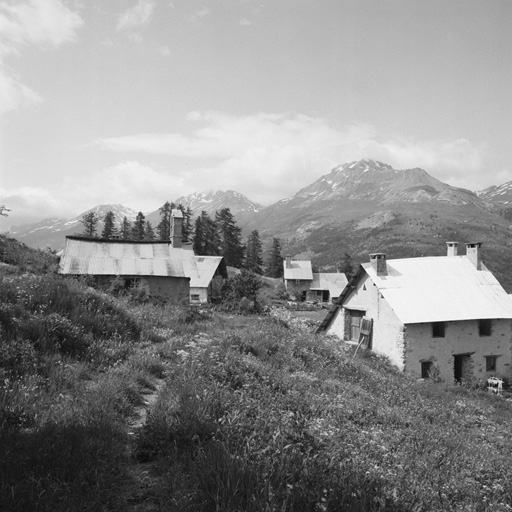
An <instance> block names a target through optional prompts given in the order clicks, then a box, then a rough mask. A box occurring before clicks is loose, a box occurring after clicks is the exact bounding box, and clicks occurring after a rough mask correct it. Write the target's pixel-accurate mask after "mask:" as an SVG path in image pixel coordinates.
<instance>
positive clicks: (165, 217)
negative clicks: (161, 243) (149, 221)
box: [156, 201, 176, 240]
mask: <svg viewBox="0 0 512 512" xmlns="http://www.w3.org/2000/svg"><path fill="white" fill-rule="evenodd" d="M173 208H176V205H175V204H174V203H169V201H166V202H165V204H164V205H163V206H162V207H161V208H160V210H159V211H160V222H159V223H158V226H157V227H156V232H157V234H158V239H159V240H170V239H171V215H172V210H173Z"/></svg>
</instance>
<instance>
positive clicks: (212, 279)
mask: <svg viewBox="0 0 512 512" xmlns="http://www.w3.org/2000/svg"><path fill="white" fill-rule="evenodd" d="M196 265H197V277H193V278H191V280H190V303H191V304H205V303H209V302H216V301H218V300H220V298H221V295H222V286H223V284H224V281H225V280H226V279H227V278H228V272H227V267H226V262H225V260H224V257H223V256H196Z"/></svg>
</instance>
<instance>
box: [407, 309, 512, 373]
mask: <svg viewBox="0 0 512 512" xmlns="http://www.w3.org/2000/svg"><path fill="white" fill-rule="evenodd" d="M511 333H512V325H511V321H510V320H502V319H497V320H492V324H491V335H490V336H480V334H479V322H478V320H466V321H460V322H446V323H445V336H444V338H434V337H433V336H432V324H431V323H423V324H410V325H407V326H406V342H407V351H406V360H405V370H406V371H407V372H408V373H412V374H415V375H417V376H418V377H419V376H421V362H422V361H432V363H433V365H434V367H436V368H437V369H438V370H439V375H440V377H441V378H442V379H443V380H444V381H446V382H450V383H451V382H453V380H454V376H455V374H454V362H455V358H454V356H455V355H464V354H467V355H470V357H467V358H464V360H465V365H466V366H465V368H464V369H463V372H464V378H467V377H469V378H472V379H473V380H475V381H479V380H481V381H482V382H485V381H486V380H487V379H488V378H489V377H492V376H497V377H502V378H507V379H508V380H509V381H510V378H511V366H510V362H511V345H512V339H511ZM485 356H497V357H496V371H486V357H485Z"/></svg>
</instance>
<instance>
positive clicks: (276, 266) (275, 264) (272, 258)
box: [266, 238, 283, 277]
mask: <svg viewBox="0 0 512 512" xmlns="http://www.w3.org/2000/svg"><path fill="white" fill-rule="evenodd" d="M266 275H267V276H269V277H283V257H282V255H281V241H280V240H279V238H272V247H271V249H270V253H269V255H268V259H267V267H266Z"/></svg>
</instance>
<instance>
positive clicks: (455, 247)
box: [446, 242, 459, 256]
mask: <svg viewBox="0 0 512 512" xmlns="http://www.w3.org/2000/svg"><path fill="white" fill-rule="evenodd" d="M446 248H447V254H446V256H457V254H458V252H459V242H446Z"/></svg>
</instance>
